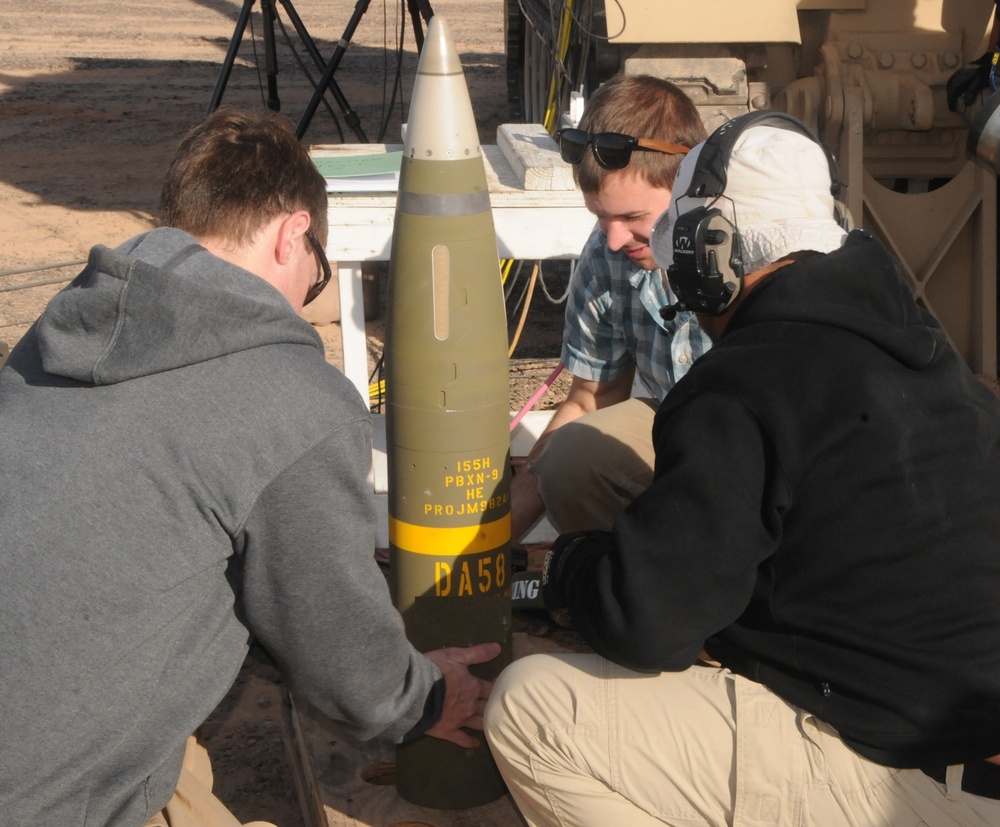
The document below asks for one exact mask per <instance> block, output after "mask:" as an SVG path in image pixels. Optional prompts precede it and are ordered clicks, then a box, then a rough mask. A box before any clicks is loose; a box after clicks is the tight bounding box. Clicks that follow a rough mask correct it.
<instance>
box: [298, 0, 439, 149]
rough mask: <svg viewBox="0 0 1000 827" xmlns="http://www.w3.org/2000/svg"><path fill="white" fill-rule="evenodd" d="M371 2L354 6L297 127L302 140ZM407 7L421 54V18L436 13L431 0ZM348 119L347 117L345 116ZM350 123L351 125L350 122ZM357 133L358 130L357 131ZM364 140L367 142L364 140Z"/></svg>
mask: <svg viewBox="0 0 1000 827" xmlns="http://www.w3.org/2000/svg"><path fill="white" fill-rule="evenodd" d="M370 3H371V0H358V2H357V4H356V5H355V6H354V13H353V14H352V15H351V19H350V20H349V21H348V22H347V27H346V28H345V29H344V34H343V36H342V37H341V38H340V41H339V42H338V43H337V47H336V48H335V49H334V50H333V56H332V57H331V58H330V62H329V63H327V64H326V69H325V71H324V72H323V77H322V78H321V79H320V82H319V83H317V84H316V89H315V90H314V91H313V96H312V98H311V99H310V100H309V104H308V105H307V106H306V109H305V112H303V113H302V118H301V119H300V120H299V123H298V126H296V127H295V134H296V135H297V136H298V137H299V138H300V139H301V138H302V136H303V135H305V133H306V129H308V127H309V122H310V121H311V120H312V116H313V115H314V114H315V113H316V107H317V106H319V102H320V100H322V98H323V90H324V89H325V88H326V86H327V85H328V84H330V83H333V73H334V72H336V71H337V67H338V66H340V59H341V58H342V57H343V56H344V52H345V51H346V50H347V44H348V43H350V42H351V38H352V37H354V30H355V29H357V27H358V23H360V22H361V18H362V17H363V16H364V13H365V12H366V11H368V6H369V4H370ZM406 4H407V7H408V9H409V12H410V19H411V20H412V22H413V34H414V37H415V38H416V41H417V51H418V52H419V51H420V50H421V48H423V45H424V37H423V30H422V29H421V27H420V18H421V17H423V19H424V22H425V23H427V22H429V21H430V19H431V17H432V16H433V15H434V11H433V10H432V9H431V4H430V0H406ZM345 118H346V115H345ZM348 123H350V122H349V121H348ZM355 132H357V130H355ZM362 140H365V141H366V140H367V139H366V138H362Z"/></svg>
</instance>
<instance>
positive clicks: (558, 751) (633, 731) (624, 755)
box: [486, 655, 1000, 827]
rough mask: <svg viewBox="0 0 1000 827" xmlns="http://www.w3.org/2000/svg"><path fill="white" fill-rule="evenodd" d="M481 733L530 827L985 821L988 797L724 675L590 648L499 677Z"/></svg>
mask: <svg viewBox="0 0 1000 827" xmlns="http://www.w3.org/2000/svg"><path fill="white" fill-rule="evenodd" d="M486 735H487V739H488V741H489V743H490V747H491V749H492V750H493V754H494V756H495V757H496V759H497V765H498V766H499V768H500V771H501V772H502V773H503V776H504V778H505V779H506V781H507V784H508V787H509V788H510V791H511V794H512V795H513V797H514V800H515V802H516V803H517V805H518V807H519V808H520V810H521V813H522V815H524V817H525V819H526V821H527V822H528V824H529V825H531V827H540V826H541V825H561V826H562V827H569V826H570V825H573V827H589V826H590V825H592V826H593V827H608V825H629V827H633V826H634V827H647V825H656V824H667V825H674V827H693V825H706V824H708V825H723V824H725V825H733V826H734V827H762V826H763V825H773V826H774V827H989V826H991V827H996V825H998V824H1000V801H993V800H991V799H986V798H980V797H978V796H973V795H969V794H968V793H961V792H957V793H956V792H955V791H953V796H952V799H949V797H948V795H947V793H946V790H945V788H944V785H940V784H937V783H936V782H934V781H933V780H932V779H930V778H928V777H927V776H925V775H924V774H923V773H921V772H920V771H919V770H898V769H892V768H888V767H882V766H880V765H878V764H875V763H873V762H871V761H868V760H866V759H864V758H862V757H861V756H859V755H857V754H856V753H855V752H853V751H852V750H851V749H849V748H848V747H847V746H846V745H845V744H844V742H843V741H842V740H841V739H840V738H839V736H838V735H837V733H836V732H835V731H833V730H832V729H831V728H830V727H829V726H827V725H826V724H823V723H822V722H820V721H818V720H817V719H816V718H815V717H814V716H812V715H811V714H809V713H807V712H805V711H804V710H802V709H799V708H797V707H794V706H792V705H791V704H788V703H786V702H785V701H783V700H782V699H781V698H779V697H778V696H776V695H775V694H774V693H772V692H771V691H770V690H768V689H767V688H766V687H764V686H762V685H760V684H758V683H755V682H754V681H750V680H747V679H746V678H743V677H741V676H738V675H733V674H731V673H730V672H728V670H726V669H719V668H714V667H708V666H694V667H691V668H690V669H687V670H686V671H684V672H673V673H663V674H659V675H644V674H639V673H635V672H631V671H629V670H627V669H623V668H621V667H619V666H616V665H614V664H612V663H610V662H609V661H607V660H605V659H604V658H601V657H599V656H597V655H534V656H530V657H527V658H523V659H521V660H519V661H516V662H515V663H513V664H512V665H511V666H509V667H508V668H507V669H505V670H504V672H503V673H502V674H501V676H500V678H499V680H498V681H497V683H496V686H495V688H494V690H493V694H492V696H491V698H490V702H489V705H488V706H487V710H486Z"/></svg>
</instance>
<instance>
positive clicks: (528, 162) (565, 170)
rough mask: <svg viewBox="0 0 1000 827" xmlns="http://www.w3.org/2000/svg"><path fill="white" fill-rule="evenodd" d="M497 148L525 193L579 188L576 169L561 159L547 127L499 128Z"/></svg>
mask: <svg viewBox="0 0 1000 827" xmlns="http://www.w3.org/2000/svg"><path fill="white" fill-rule="evenodd" d="M497 146H499V147H500V150H501V152H503V154H504V157H505V158H506V159H507V163H508V164H510V167H511V169H513V170H514V174H515V175H516V176H517V180H518V183H519V184H520V186H521V188H522V189H525V190H536V191H537V190H544V191H547V192H551V191H566V190H574V189H576V183H575V182H574V181H573V168H572V167H571V166H570V165H569V164H567V163H566V162H565V161H563V159H562V158H560V157H559V148H558V147H557V146H556V142H555V141H554V140H553V139H552V136H551V135H549V133H548V132H547V131H546V130H545V127H544V126H542V125H541V124H537V123H517V124H513V123H508V124H501V125H500V126H499V127H497Z"/></svg>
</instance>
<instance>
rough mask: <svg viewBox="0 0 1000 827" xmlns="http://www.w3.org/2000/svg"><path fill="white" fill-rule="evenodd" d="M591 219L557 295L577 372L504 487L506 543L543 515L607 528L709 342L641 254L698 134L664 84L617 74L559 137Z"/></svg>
mask: <svg viewBox="0 0 1000 827" xmlns="http://www.w3.org/2000/svg"><path fill="white" fill-rule="evenodd" d="M557 138H558V140H559V145H560V151H561V154H562V157H563V159H564V160H566V161H567V162H569V163H572V164H573V173H574V177H575V178H576V181H577V184H578V185H579V186H580V189H581V190H582V191H583V196H584V201H585V203H586V204H587V208H588V209H589V210H590V211H591V212H592V213H594V215H595V216H597V220H598V226H597V228H595V230H594V232H593V234H592V235H591V237H590V239H589V240H588V241H587V244H586V246H585V247H584V249H583V252H582V253H581V256H580V260H579V263H578V265H577V267H576V270H575V272H574V273H573V277H572V281H571V284H570V290H569V297H568V300H567V302H566V327H565V332H564V334H563V349H562V362H563V364H564V365H565V366H566V368H567V369H568V370H569V371H570V373H572V374H573V381H572V384H571V386H570V390H569V393H568V394H567V397H566V399H565V401H564V402H563V403H562V404H561V405H560V406H559V408H558V410H557V411H556V412H555V414H554V416H553V417H552V420H551V422H550V423H549V426H548V427H547V428H546V429H545V431H544V432H543V433H542V435H541V436H540V437H539V439H538V441H537V442H536V443H535V446H534V448H533V449H532V451H531V453H530V454H529V456H528V459H527V462H526V463H525V467H524V468H523V469H521V470H520V471H519V472H518V473H517V474H516V475H515V477H514V481H513V487H512V513H511V517H512V539H513V541H514V542H520V541H521V540H522V539H523V537H524V535H525V534H527V532H528V530H529V529H530V528H531V527H532V526H533V525H534V523H535V522H536V521H537V520H538V519H539V517H541V515H542V514H543V513H544V512H546V511H547V512H548V516H549V520H550V522H552V524H553V526H554V527H555V528H556V529H557V530H558V531H560V532H571V531H584V530H590V529H605V530H606V529H609V528H610V527H611V524H612V523H613V522H614V520H615V518H616V517H617V516H618V514H619V513H620V512H621V511H622V509H623V508H624V507H625V506H626V505H628V503H630V502H631V501H632V500H633V499H634V498H635V496H636V495H638V494H639V493H640V492H641V491H643V490H644V489H645V488H646V487H647V486H648V485H649V483H650V482H651V481H652V477H653V444H652V436H651V429H652V424H653V414H654V413H655V412H656V408H657V406H658V405H659V403H660V402H661V401H662V400H663V397H664V396H665V395H666V393H667V391H668V390H669V389H670V388H671V387H672V386H673V385H674V383H675V382H676V381H677V380H678V379H680V378H681V377H682V376H683V375H684V374H685V373H686V372H687V370H688V368H690V366H691V364H692V363H693V362H694V360H695V359H697V358H698V357H699V356H700V355H701V354H702V353H704V352H705V351H706V350H707V349H708V347H709V345H710V343H709V340H708V338H707V337H706V336H705V335H704V334H703V333H702V331H701V329H700V328H699V327H698V322H697V320H696V319H695V318H694V315H693V314H692V313H689V312H682V313H678V314H677V315H676V316H675V317H674V318H673V319H671V320H666V319H664V318H663V317H662V316H661V315H660V308H662V307H665V306H666V305H669V304H673V303H674V301H675V300H676V299H675V298H674V296H673V294H672V293H671V292H670V290H669V287H668V286H667V285H666V279H665V278H663V274H662V272H661V271H660V269H659V268H658V267H657V265H656V262H655V260H654V259H653V255H652V252H651V251H650V249H649V236H650V233H651V230H652V226H653V222H654V221H655V220H656V219H657V218H658V217H659V215H660V214H661V213H662V212H663V211H665V210H666V209H667V207H668V206H669V204H670V188H671V186H672V184H673V180H674V175H675V174H676V172H677V167H678V166H679V165H680V162H681V159H682V158H683V157H684V153H685V152H686V151H687V149H688V148H690V147H693V146H695V145H696V144H698V143H699V142H700V141H702V140H704V138H705V129H704V127H703V126H702V123H701V119H700V117H699V116H698V112H697V109H696V108H695V106H694V104H693V103H692V102H691V101H690V100H689V99H688V98H687V97H686V96H685V95H684V93H683V92H681V90H680V89H678V88H677V87H676V86H674V85H673V84H671V83H669V82H668V81H665V80H661V79H659V78H653V77H649V76H644V75H617V76H615V77H613V78H611V79H610V80H608V81H607V82H605V83H604V84H603V85H602V86H601V87H600V88H599V89H597V90H596V91H595V92H594V93H593V95H592V96H591V98H590V100H589V102H588V104H587V108H586V110H585V111H584V114H583V118H582V119H581V121H580V127H579V129H566V130H560V131H559V132H558V133H557Z"/></svg>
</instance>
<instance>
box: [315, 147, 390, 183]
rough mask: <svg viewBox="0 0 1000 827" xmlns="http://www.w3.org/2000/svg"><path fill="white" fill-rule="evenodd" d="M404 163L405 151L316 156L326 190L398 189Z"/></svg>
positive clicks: (316, 162)
mask: <svg viewBox="0 0 1000 827" xmlns="http://www.w3.org/2000/svg"><path fill="white" fill-rule="evenodd" d="M402 162H403V153H402V151H397V152H376V153H372V154H368V155H332V156H330V155H328V156H324V157H321V158H313V163H314V164H315V165H316V168H317V169H318V170H319V171H320V174H321V175H322V176H323V177H324V178H325V179H326V191H327V192H395V191H396V190H397V189H398V187H399V167H400V165H401V164H402Z"/></svg>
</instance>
